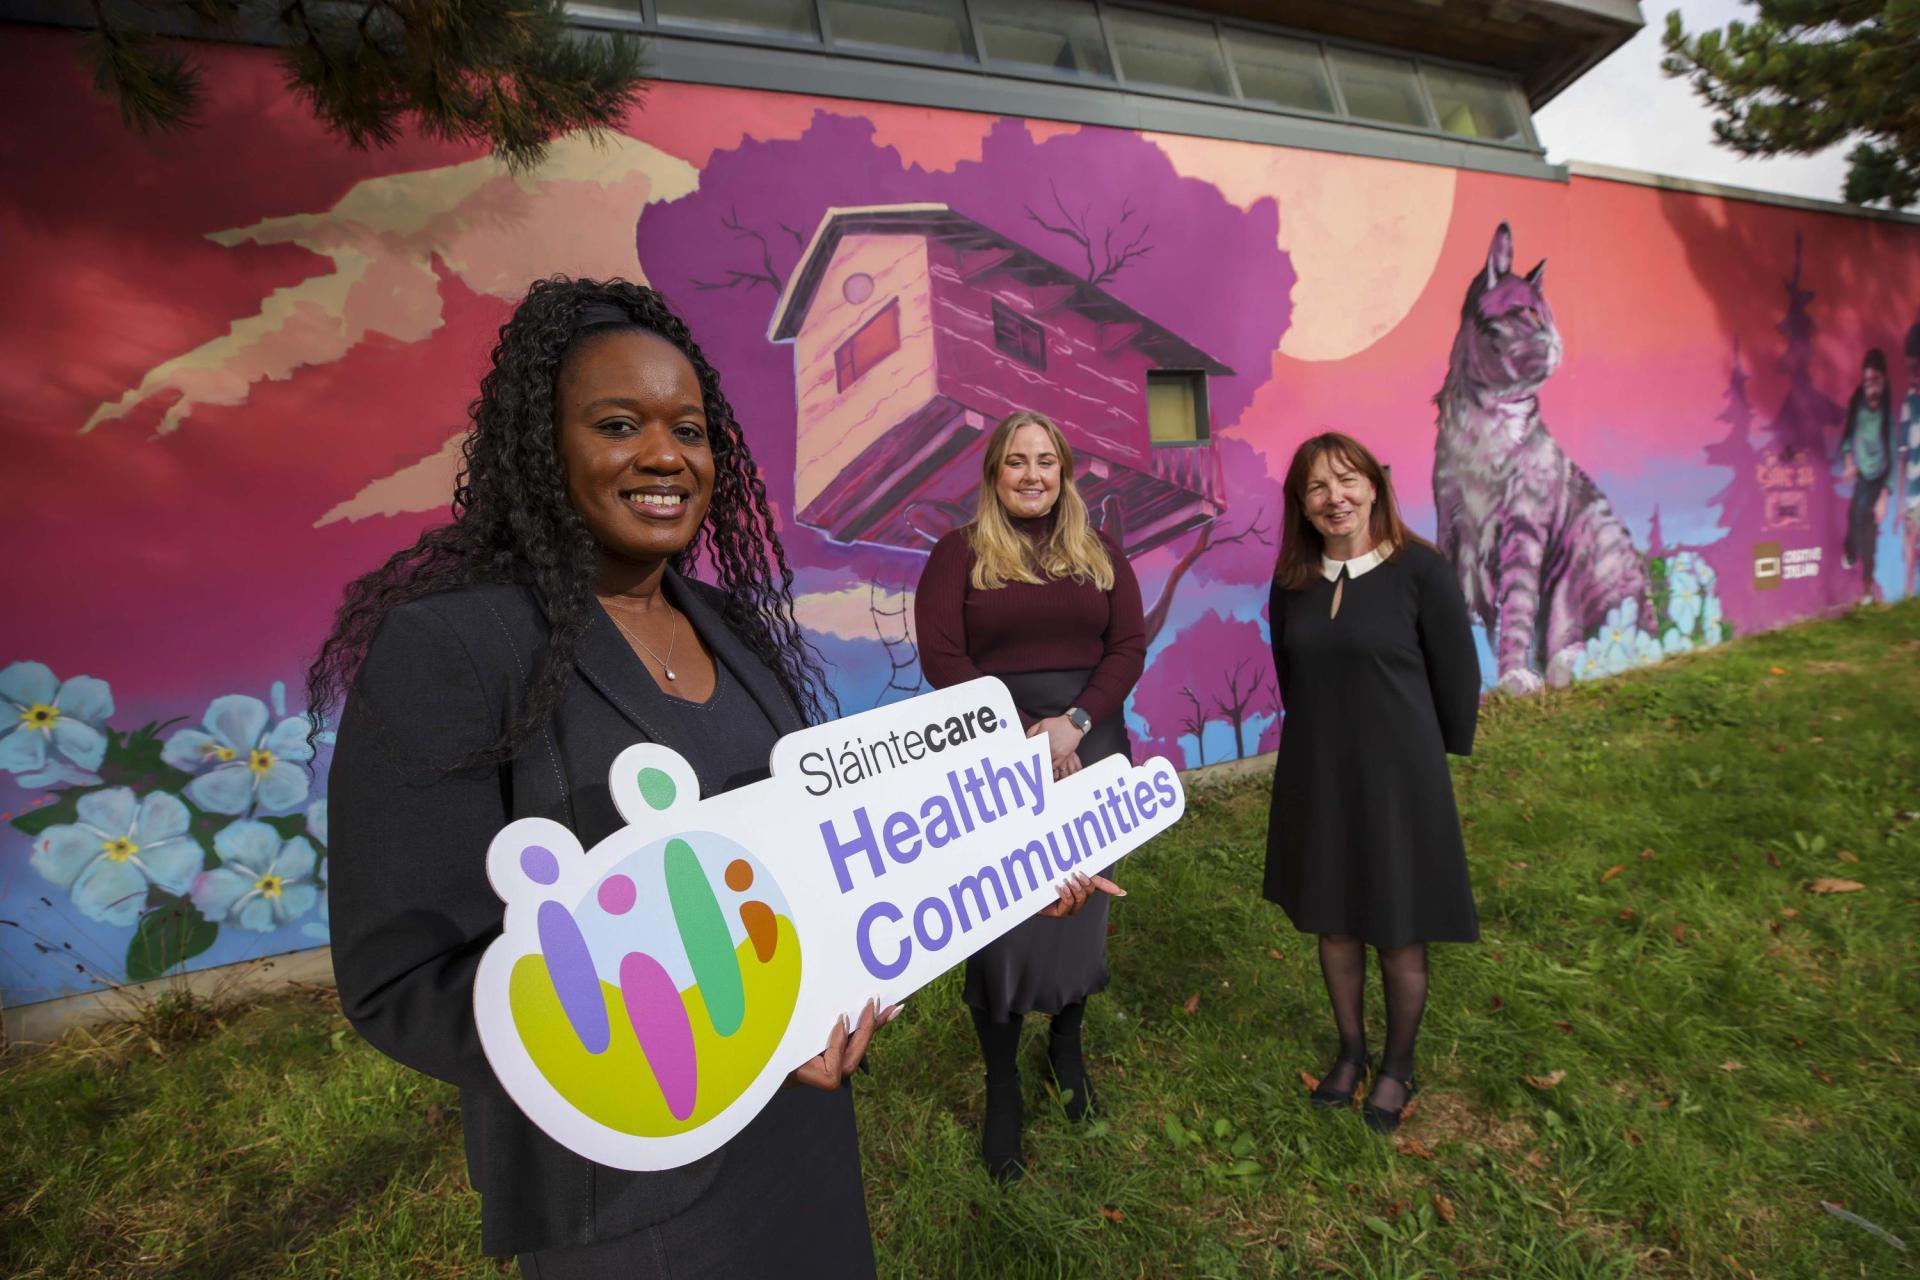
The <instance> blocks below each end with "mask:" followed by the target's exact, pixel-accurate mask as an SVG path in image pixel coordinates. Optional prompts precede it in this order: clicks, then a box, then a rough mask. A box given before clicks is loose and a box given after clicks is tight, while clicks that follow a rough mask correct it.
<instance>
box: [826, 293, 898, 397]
mask: <svg viewBox="0 0 1920 1280" xmlns="http://www.w3.org/2000/svg"><path fill="white" fill-rule="evenodd" d="M899 349H900V303H899V300H898V299H895V300H894V301H892V302H889V303H888V304H887V305H886V306H885V307H884V308H882V309H881V312H880V314H879V315H877V316H875V317H874V318H873V319H871V320H869V321H867V322H866V323H865V324H864V325H861V326H860V331H859V332H858V333H856V334H854V335H853V336H852V337H851V338H848V339H847V340H846V341H845V342H843V343H841V344H840V348H839V350H837V351H835V352H834V353H833V376H834V381H835V383H836V385H837V387H838V389H839V390H841V391H845V390H846V389H847V388H848V387H850V386H852V385H853V384H854V383H856V382H858V381H859V380H860V379H861V378H862V377H863V376H865V374H866V372H867V370H869V369H871V368H873V366H875V365H876V364H879V363H880V362H881V361H882V360H885V359H886V358H887V357H888V356H890V355H892V354H893V353H894V352H896V351H898V350H899Z"/></svg>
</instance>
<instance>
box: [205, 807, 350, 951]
mask: <svg viewBox="0 0 1920 1280" xmlns="http://www.w3.org/2000/svg"><path fill="white" fill-rule="evenodd" d="M213 844H214V848H215V849H216V850H218V851H219V853H220V855H221V856H222V857H223V858H225V859H226V862H225V864H224V865H223V866H220V867H218V868H216V869H215V870H213V871H208V872H205V873H203V874H201V875H200V876H199V877H198V878H197V879H196V880H195V881H194V882H193V891H192V893H193V903H194V905H195V906H196V907H198V908H199V909H200V913H201V914H202V915H204V916H206V917H207V918H208V919H209V920H225V921H226V922H228V923H230V924H232V925H234V926H235V927H237V928H241V929H251V930H254V931H255V932H259V933H266V932H270V931H272V930H274V929H277V928H279V927H280V926H281V925H283V924H286V923H287V922H288V921H290V920H293V919H296V918H297V917H299V916H301V915H302V914H304V913H305V912H307V911H309V910H311V909H312V907H313V904H314V902H315V900H316V899H317V898H318V896H319V888H318V886H316V885H315V884H314V883H313V872H314V868H315V867H316V865H317V864H318V863H319V854H318V853H316V852H315V851H314V847H313V845H312V843H311V842H309V841H308V840H307V838H306V837H305V836H295V837H293V839H291V840H288V841H286V842H284V843H282V842H281V840H280V835H279V833H278V832H277V831H275V830H274V829H273V828H272V827H270V826H268V825H267V824H266V823H264V822H256V821H252V820H242V821H240V822H233V823H229V824H228V825H227V826H226V828H225V829H224V830H222V831H221V832H220V833H219V834H218V835H216V836H214V838H213Z"/></svg>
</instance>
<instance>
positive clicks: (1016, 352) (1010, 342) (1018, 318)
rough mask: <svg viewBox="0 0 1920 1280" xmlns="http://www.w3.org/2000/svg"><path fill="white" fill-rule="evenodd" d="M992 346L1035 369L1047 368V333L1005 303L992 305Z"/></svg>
mask: <svg viewBox="0 0 1920 1280" xmlns="http://www.w3.org/2000/svg"><path fill="white" fill-rule="evenodd" d="M993 345H994V346H996V347H998V348H1000V349H1001V350H1002V351H1004V352H1006V353H1007V354H1008V355H1010V356H1012V357H1013V358H1014V359H1015V360H1018V361H1019V362H1020V363H1021V364H1024V365H1028V366H1030V367H1032V368H1035V369H1045V368H1046V367H1047V331H1046V330H1045V329H1042V328H1041V327H1040V326H1039V325H1037V324H1035V323H1034V322H1033V321H1031V320H1029V319H1027V318H1026V317H1025V316H1023V315H1021V314H1019V313H1018V312H1016V311H1014V310H1013V309H1012V308H1011V307H1009V306H1007V305H1006V304H1005V303H1003V302H1000V301H998V300H997V299H996V300H995V302H994V304H993Z"/></svg>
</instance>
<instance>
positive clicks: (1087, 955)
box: [962, 668, 1133, 1022]
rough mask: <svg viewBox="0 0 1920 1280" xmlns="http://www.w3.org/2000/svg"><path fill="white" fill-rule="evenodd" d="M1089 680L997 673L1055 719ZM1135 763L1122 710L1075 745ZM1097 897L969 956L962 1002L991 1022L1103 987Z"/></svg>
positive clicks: (1101, 901) (1101, 914)
mask: <svg viewBox="0 0 1920 1280" xmlns="http://www.w3.org/2000/svg"><path fill="white" fill-rule="evenodd" d="M1092 675H1093V671H1092V669H1091V668H1089V669H1087V670H1084V671H1033V672H1027V673H1024V674H1021V675H1001V676H1000V679H1001V681H1002V682H1004V683H1005V684H1006V686H1007V691H1008V692H1010V693H1011V694H1013V704H1014V705H1015V706H1016V707H1019V708H1020V710H1022V711H1024V712H1026V713H1027V714H1028V715H1030V716H1034V717H1036V718H1039V719H1044V718H1045V717H1047V716H1057V715H1059V714H1060V713H1061V712H1062V711H1065V710H1066V709H1067V708H1068V707H1070V706H1072V705H1073V702H1074V699H1076V698H1078V697H1079V696H1080V694H1081V692H1082V691H1083V690H1085V689H1086V687H1087V680H1088V679H1089V678H1090V677H1091V676H1092ZM1116 753H1117V754H1119V755H1122V756H1125V757H1127V759H1128V760H1129V761H1131V760H1132V758H1133V749H1132V744H1130V743H1129V742H1128V741H1127V725H1126V719H1125V713H1124V712H1120V711H1116V712H1114V713H1113V714H1112V715H1111V716H1109V717H1107V718H1106V719H1105V720H1100V721H1097V722H1095V724H1094V726H1093V728H1091V729H1089V730H1088V731H1087V736H1086V737H1085V738H1084V739H1082V740H1081V743H1080V759H1081V761H1082V763H1085V764H1092V763H1093V762H1094V761H1095V760H1104V759H1105V758H1106V757H1108V756H1110V755H1114V754H1116ZM1112 901H1113V899H1111V898H1109V897H1108V896H1107V895H1106V894H1104V893H1096V894H1094V895H1093V898H1092V900H1091V901H1089V902H1088V903H1087V905H1086V906H1084V907H1082V908H1081V909H1080V910H1079V912H1078V913H1076V914H1074V915H1070V916H1068V917H1066V918H1065V919H1064V920H1051V919H1047V918H1046V917H1043V916H1036V917H1034V918H1033V919H1031V920H1028V921H1026V922H1025V923H1024V924H1021V925H1018V926H1017V927H1015V928H1014V929H1013V931H1012V932H1010V933H1007V934H1005V935H1004V936H1002V937H1000V938H998V939H996V940H994V941H993V942H990V943H988V944H987V946H986V947H985V948H984V949H983V950H980V951H976V952H975V953H974V954H973V955H972V956H970V957H968V959H967V985H966V988H965V991H964V992H963V995H962V998H963V999H964V1000H965V1001H966V1002H967V1003H968V1004H970V1005H972V1006H973V1007H974V1008H976V1009H978V1010H980V1011H981V1012H983V1013H985V1014H986V1015H987V1016H988V1017H990V1018H992V1019H993V1020H994V1021H996V1022H1004V1021H1006V1020H1007V1019H1009V1018H1015V1017H1019V1016H1020V1015H1022V1014H1027V1013H1058V1012H1060V1011H1061V1010H1062V1009H1064V1008H1066V1007H1067V1006H1068V1005H1072V1004H1078V1003H1080V1002H1081V1001H1082V1000H1085V999H1086V998H1087V997H1088V996H1090V995H1093V994H1094V993H1095V992H1098V991H1104V990H1106V987H1107V907H1108V904H1109V903H1111V902H1112Z"/></svg>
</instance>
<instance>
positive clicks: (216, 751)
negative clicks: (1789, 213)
mask: <svg viewBox="0 0 1920 1280" xmlns="http://www.w3.org/2000/svg"><path fill="white" fill-rule="evenodd" d="M207 754H208V755H210V756H212V757H213V758H214V759H215V760H218V761H219V762H220V763H221V764H225V763H227V761H229V760H231V759H233V758H234V757H235V756H237V755H239V754H240V753H239V752H237V751H235V750H234V749H233V748H232V747H208V748H207Z"/></svg>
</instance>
